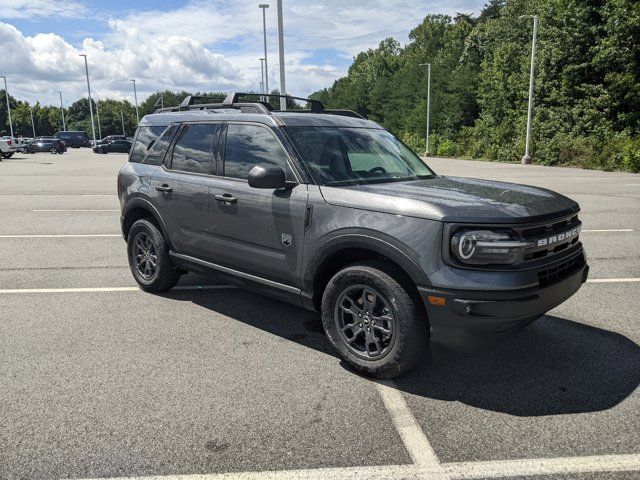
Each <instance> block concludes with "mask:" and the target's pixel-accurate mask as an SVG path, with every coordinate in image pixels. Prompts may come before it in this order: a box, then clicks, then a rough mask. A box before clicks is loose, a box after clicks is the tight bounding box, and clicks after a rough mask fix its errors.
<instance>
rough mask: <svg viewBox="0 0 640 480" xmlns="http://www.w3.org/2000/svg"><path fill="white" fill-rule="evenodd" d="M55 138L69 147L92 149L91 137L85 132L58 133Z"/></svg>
mask: <svg viewBox="0 0 640 480" xmlns="http://www.w3.org/2000/svg"><path fill="white" fill-rule="evenodd" d="M54 137H55V138H57V139H59V140H62V141H63V142H64V143H65V144H66V145H67V146H69V147H71V148H80V147H90V146H91V142H89V135H87V132H83V131H67V132H58V133H56V134H55V135H54Z"/></svg>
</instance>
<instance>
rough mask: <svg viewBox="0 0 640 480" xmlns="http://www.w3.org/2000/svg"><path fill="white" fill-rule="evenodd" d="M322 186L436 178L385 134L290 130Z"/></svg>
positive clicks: (353, 130)
mask: <svg viewBox="0 0 640 480" xmlns="http://www.w3.org/2000/svg"><path fill="white" fill-rule="evenodd" d="M286 132H287V134H288V136H289V138H290V139H291V141H292V142H293V143H294V145H295V147H296V148H297V149H298V152H299V153H300V155H302V157H303V160H304V161H305V163H306V164H307V166H308V167H309V169H310V170H311V174H312V175H313V177H314V180H315V181H316V183H318V184H319V185H327V186H330V185H361V184H366V183H384V182H398V181H403V180H417V179H421V178H433V177H434V176H435V174H434V173H433V172H432V171H431V170H430V169H429V167H427V166H426V165H425V164H424V162H423V161H422V160H420V158H419V157H418V156H417V155H416V154H415V153H413V152H412V151H411V150H409V149H408V148H407V147H406V146H404V145H403V144H402V143H401V142H400V141H399V140H398V139H397V138H395V137H394V136H393V135H391V134H390V133H389V132H387V131H385V130H379V129H366V128H343V127H287V128H286Z"/></svg>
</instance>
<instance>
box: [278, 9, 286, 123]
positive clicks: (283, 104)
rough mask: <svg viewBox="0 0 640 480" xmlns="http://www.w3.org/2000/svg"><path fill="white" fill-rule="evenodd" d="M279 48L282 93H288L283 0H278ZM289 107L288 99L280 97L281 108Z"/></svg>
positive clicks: (283, 109)
mask: <svg viewBox="0 0 640 480" xmlns="http://www.w3.org/2000/svg"><path fill="white" fill-rule="evenodd" d="M278 48H279V50H280V95H286V94H287V87H286V85H285V78H284V22H283V21H282V0H278ZM286 109H287V99H286V98H282V97H280V110H282V111H285V110H286Z"/></svg>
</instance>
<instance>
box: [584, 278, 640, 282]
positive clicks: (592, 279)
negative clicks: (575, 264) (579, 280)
mask: <svg viewBox="0 0 640 480" xmlns="http://www.w3.org/2000/svg"><path fill="white" fill-rule="evenodd" d="M636 282H640V278H590V279H589V280H587V283H636Z"/></svg>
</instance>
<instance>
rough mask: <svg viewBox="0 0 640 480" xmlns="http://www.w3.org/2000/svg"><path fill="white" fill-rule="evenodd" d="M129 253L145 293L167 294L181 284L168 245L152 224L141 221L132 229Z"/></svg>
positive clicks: (147, 221) (133, 268)
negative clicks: (167, 291)
mask: <svg viewBox="0 0 640 480" xmlns="http://www.w3.org/2000/svg"><path fill="white" fill-rule="evenodd" d="M127 252H128V256H129V267H130V268H131V273H133V277H134V278H135V280H136V282H138V285H140V288H141V289H142V290H145V291H147V292H154V293H158V292H164V291H166V290H169V289H171V288H172V287H174V286H175V284H176V283H178V279H179V278H180V276H179V275H178V273H177V272H176V270H175V267H174V266H173V263H172V262H171V258H170V257H169V247H168V245H167V242H166V241H165V239H164V237H163V236H162V232H160V230H159V229H158V227H156V226H155V225H154V224H153V223H152V222H150V221H149V220H147V219H142V220H138V221H136V222H135V223H134V224H133V225H132V226H131V229H130V230H129V235H128V237H127Z"/></svg>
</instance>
